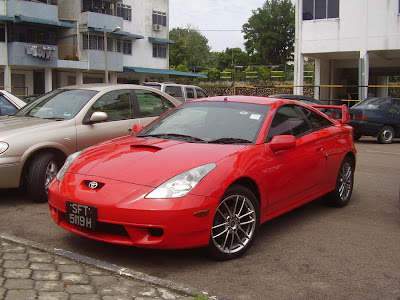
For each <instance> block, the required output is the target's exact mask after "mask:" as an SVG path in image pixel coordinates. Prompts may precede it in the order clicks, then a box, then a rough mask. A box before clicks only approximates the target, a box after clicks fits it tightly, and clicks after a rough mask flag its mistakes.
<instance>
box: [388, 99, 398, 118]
mask: <svg viewBox="0 0 400 300" xmlns="http://www.w3.org/2000/svg"><path fill="white" fill-rule="evenodd" d="M389 113H391V114H395V115H400V100H393V103H392V105H391V106H390V108H389Z"/></svg>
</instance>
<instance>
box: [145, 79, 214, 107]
mask: <svg viewBox="0 0 400 300" xmlns="http://www.w3.org/2000/svg"><path fill="white" fill-rule="evenodd" d="M143 85H145V86H151V87H154V88H156V89H159V90H161V91H163V92H165V93H167V94H169V95H171V96H172V97H174V98H175V99H178V100H179V101H181V102H186V101H190V100H194V99H197V98H204V97H208V96H207V94H206V92H204V90H203V89H202V88H200V87H198V86H195V85H185V84H176V83H172V82H163V83H159V82H145V83H143Z"/></svg>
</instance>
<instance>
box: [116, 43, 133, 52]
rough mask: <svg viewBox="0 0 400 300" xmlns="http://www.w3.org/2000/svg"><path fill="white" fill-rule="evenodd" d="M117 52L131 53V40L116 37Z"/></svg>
mask: <svg viewBox="0 0 400 300" xmlns="http://www.w3.org/2000/svg"><path fill="white" fill-rule="evenodd" d="M117 52H120V53H121V52H122V53H123V54H127V55H132V41H131V40H124V39H118V40H117Z"/></svg>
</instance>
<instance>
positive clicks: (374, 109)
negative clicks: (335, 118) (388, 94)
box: [349, 97, 400, 144]
mask: <svg viewBox="0 0 400 300" xmlns="http://www.w3.org/2000/svg"><path fill="white" fill-rule="evenodd" d="M349 113H350V117H351V121H350V123H349V125H351V126H353V127H354V138H355V139H356V140H358V139H359V138H360V137H361V136H363V135H366V136H373V137H376V138H377V139H378V142H379V143H382V144H390V143H392V142H393V139H394V138H396V137H400V98H377V97H373V98H367V99H365V100H363V101H361V102H359V103H357V104H356V105H354V106H352V107H351V108H350V109H349Z"/></svg>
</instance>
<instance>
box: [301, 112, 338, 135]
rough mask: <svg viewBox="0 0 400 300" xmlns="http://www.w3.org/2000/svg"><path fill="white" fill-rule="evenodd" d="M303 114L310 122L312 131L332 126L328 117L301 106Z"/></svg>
mask: <svg viewBox="0 0 400 300" xmlns="http://www.w3.org/2000/svg"><path fill="white" fill-rule="evenodd" d="M302 110H303V113H304V115H305V116H306V117H307V119H308V121H309V122H310V124H311V129H312V131H317V130H320V129H323V128H326V127H329V126H332V125H333V123H332V122H331V121H329V120H328V119H326V118H324V117H323V116H321V115H320V114H318V113H316V112H313V111H312V110H310V109H307V108H305V107H302Z"/></svg>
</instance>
